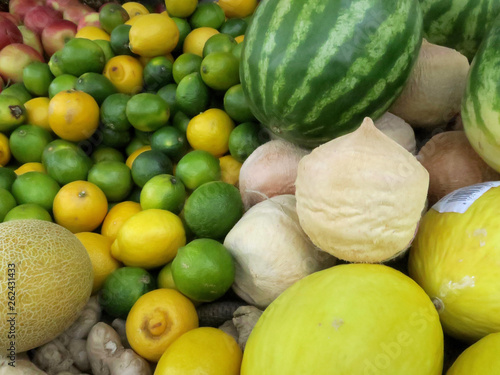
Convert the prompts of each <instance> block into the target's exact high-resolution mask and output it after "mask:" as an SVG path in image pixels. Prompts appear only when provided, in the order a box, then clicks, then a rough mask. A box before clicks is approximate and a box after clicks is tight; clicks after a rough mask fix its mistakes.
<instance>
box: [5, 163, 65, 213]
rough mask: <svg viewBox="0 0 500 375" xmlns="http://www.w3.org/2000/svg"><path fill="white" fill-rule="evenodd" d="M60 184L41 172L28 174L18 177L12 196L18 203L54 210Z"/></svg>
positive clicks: (13, 186)
mask: <svg viewBox="0 0 500 375" xmlns="http://www.w3.org/2000/svg"><path fill="white" fill-rule="evenodd" d="M58 191H59V184H58V183H57V182H56V180H54V179H53V178H52V177H50V176H49V175H46V174H45V173H41V172H28V173H24V174H22V175H20V176H18V177H17V179H16V180H15V181H14V183H13V184H12V195H14V198H16V201H17V203H19V204H24V203H34V204H38V205H39V206H41V207H43V208H45V209H46V210H47V211H48V210H52V204H53V202H54V198H55V196H56V194H57V192H58Z"/></svg>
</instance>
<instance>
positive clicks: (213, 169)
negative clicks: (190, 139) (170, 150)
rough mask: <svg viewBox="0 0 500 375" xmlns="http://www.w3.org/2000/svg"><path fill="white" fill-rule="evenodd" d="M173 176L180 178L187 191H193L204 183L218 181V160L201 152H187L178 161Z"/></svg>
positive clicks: (207, 153)
mask: <svg viewBox="0 0 500 375" xmlns="http://www.w3.org/2000/svg"><path fill="white" fill-rule="evenodd" d="M175 176H176V177H178V178H180V180H181V181H182V183H183V184H184V186H186V187H187V188H188V189H190V190H195V189H196V188H198V187H199V186H201V185H203V184H205V183H208V182H210V181H216V180H219V179H220V177H221V169H220V163H219V159H217V158H216V157H215V156H213V155H212V154H211V153H209V152H207V151H203V150H194V151H191V152H188V153H187V154H186V155H184V157H183V158H182V159H181V160H179V163H178V164H177V167H176V169H175Z"/></svg>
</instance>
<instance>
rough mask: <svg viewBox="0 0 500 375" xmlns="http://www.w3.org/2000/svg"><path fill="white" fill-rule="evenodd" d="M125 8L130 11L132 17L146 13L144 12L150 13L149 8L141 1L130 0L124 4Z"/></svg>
mask: <svg viewBox="0 0 500 375" xmlns="http://www.w3.org/2000/svg"><path fill="white" fill-rule="evenodd" d="M122 7H123V9H125V11H126V12H127V13H128V16H129V17H130V18H134V17H136V16H140V15H144V14H149V11H148V10H147V8H146V7H145V6H144V5H142V4H141V3H137V2H134V1H129V2H126V3H124V4H122Z"/></svg>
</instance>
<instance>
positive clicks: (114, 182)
mask: <svg viewBox="0 0 500 375" xmlns="http://www.w3.org/2000/svg"><path fill="white" fill-rule="evenodd" d="M88 181H89V182H92V183H93V184H95V185H97V186H98V187H99V188H100V189H101V190H102V192H103V193H104V195H106V198H107V199H108V202H119V201H123V200H124V199H125V198H126V197H127V196H128V195H129V194H130V191H131V190H132V177H131V175H130V169H129V167H127V166H126V165H125V163H120V162H118V161H102V162H100V163H97V164H95V165H94V166H93V167H92V168H91V169H90V171H89V176H88Z"/></svg>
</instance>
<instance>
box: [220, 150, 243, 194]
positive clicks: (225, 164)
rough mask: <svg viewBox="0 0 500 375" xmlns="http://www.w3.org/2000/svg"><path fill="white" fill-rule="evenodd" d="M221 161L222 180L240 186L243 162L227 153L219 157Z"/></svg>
mask: <svg viewBox="0 0 500 375" xmlns="http://www.w3.org/2000/svg"><path fill="white" fill-rule="evenodd" d="M219 162H220V169H221V180H222V181H224V182H226V183H228V184H231V185H235V186H238V182H239V179H240V170H241V167H242V165H243V164H241V163H240V162H239V161H238V160H236V159H235V158H233V157H232V156H231V155H226V156H223V157H221V158H219Z"/></svg>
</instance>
